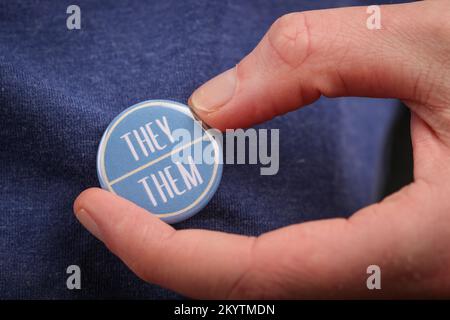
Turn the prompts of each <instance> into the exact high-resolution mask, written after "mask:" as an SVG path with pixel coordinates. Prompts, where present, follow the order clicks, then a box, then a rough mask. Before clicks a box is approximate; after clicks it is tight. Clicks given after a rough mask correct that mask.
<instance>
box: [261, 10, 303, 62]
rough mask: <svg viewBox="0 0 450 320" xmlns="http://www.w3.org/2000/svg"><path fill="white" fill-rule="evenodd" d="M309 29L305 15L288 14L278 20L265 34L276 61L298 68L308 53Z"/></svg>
mask: <svg viewBox="0 0 450 320" xmlns="http://www.w3.org/2000/svg"><path fill="white" fill-rule="evenodd" d="M309 29H310V27H309V24H308V18H307V14H306V13H290V14H286V15H284V16H282V17H280V18H278V19H277V20H276V21H275V23H274V24H273V25H272V26H271V28H270V29H269V31H268V33H267V42H268V45H269V47H270V49H271V53H272V55H274V56H275V58H276V60H278V61H279V62H280V63H281V64H285V65H287V66H288V67H290V68H298V66H300V65H301V64H302V63H303V62H304V61H305V60H306V58H307V57H308V55H309V53H310V46H311V39H310V30H309Z"/></svg>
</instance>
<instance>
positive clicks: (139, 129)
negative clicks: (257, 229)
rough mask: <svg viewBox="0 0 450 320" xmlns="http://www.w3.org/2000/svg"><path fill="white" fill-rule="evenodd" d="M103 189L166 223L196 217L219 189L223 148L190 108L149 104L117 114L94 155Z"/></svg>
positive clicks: (171, 104) (167, 104)
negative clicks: (95, 155)
mask: <svg viewBox="0 0 450 320" xmlns="http://www.w3.org/2000/svg"><path fill="white" fill-rule="evenodd" d="M97 174H98V178H99V181H100V185H101V186H102V188H103V189H106V190H109V191H111V192H113V193H115V194H117V195H120V196H122V197H124V198H126V199H128V200H130V201H132V202H134V203H136V204H137V205H138V206H140V207H142V208H145V209H147V210H148V211H149V212H151V213H153V214H155V215H157V216H158V217H160V218H161V219H162V220H164V221H166V222H168V223H176V222H179V221H182V220H185V219H187V218H189V217H191V216H193V215H194V214H196V213H197V212H199V211H200V210H201V209H202V208H203V207H205V206H206V204H207V203H208V202H209V200H210V199H211V198H212V196H213V195H214V193H215V192H216V190H217V187H218V186H219V183H220V179H221V177H222V146H221V143H219V142H218V141H217V140H216V139H215V138H214V134H213V132H212V131H210V130H205V129H204V128H203V126H202V124H201V122H199V121H197V120H196V119H195V118H194V116H193V114H192V112H191V111H190V109H189V107H187V106H185V105H183V104H180V103H177V102H173V101H168V100H149V101H145V102H142V103H139V104H136V105H134V106H132V107H130V108H128V109H126V110H124V111H123V112H122V113H120V114H119V115H118V116H117V117H116V118H115V119H114V120H113V121H112V122H111V124H110V125H109V126H108V128H107V129H106V131H105V133H104V134H103V137H102V140H101V142H100V145H99V149H98V154H97Z"/></svg>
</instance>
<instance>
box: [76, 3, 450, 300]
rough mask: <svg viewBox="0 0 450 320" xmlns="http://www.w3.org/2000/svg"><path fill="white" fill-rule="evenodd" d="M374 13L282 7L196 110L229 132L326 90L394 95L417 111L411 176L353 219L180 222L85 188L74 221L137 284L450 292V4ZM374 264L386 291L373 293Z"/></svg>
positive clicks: (184, 289)
mask: <svg viewBox="0 0 450 320" xmlns="http://www.w3.org/2000/svg"><path fill="white" fill-rule="evenodd" d="M367 17H368V14H367V13H366V8H365V7H353V8H343V9H333V10H320V11H310V12H303V13H293V14H289V15H286V16H283V17H281V18H280V19H278V20H277V21H276V22H275V23H274V24H273V26H272V27H271V28H270V30H269V31H268V33H267V34H266V35H265V36H264V38H263V39H262V40H261V42H260V43H259V44H258V46H257V47H256V48H255V49H254V50H253V51H252V52H251V53H250V54H249V55H248V56H246V57H245V58H244V59H243V60H242V61H241V62H240V63H239V64H238V65H237V66H236V67H235V68H233V69H231V70H229V71H226V72H225V73H223V74H221V75H219V76H218V77H216V78H214V79H213V80H210V81H209V82H207V83H206V84H205V85H203V86H202V87H200V88H199V89H198V90H197V91H195V92H194V93H193V95H192V97H191V98H190V100H189V101H190V105H191V107H193V108H194V109H195V111H196V113H197V114H199V115H200V117H202V119H203V120H204V121H205V122H207V123H208V124H209V125H211V126H213V127H217V128H220V129H224V128H230V127H244V126H249V125H252V124H255V123H258V122H262V121H265V120H268V119H270V118H272V117H274V116H276V115H279V114H283V113H286V112H289V111H291V110H293V109H295V108H296V107H298V106H299V105H306V104H309V103H311V102H313V101H314V100H316V99H317V98H319V97H320V96H321V95H325V96H328V97H337V96H369V97H392V98H399V99H401V100H403V101H404V102H405V103H406V104H407V105H408V106H409V108H410V109H411V111H412V121H411V131H412V143H413V149H414V182H413V183H412V184H410V185H408V186H406V187H404V188H403V189H402V190H400V191H399V192H397V193H395V194H393V195H391V196H389V197H388V198H386V199H384V200H383V201H382V202H381V203H377V204H374V205H371V206H369V207H367V208H364V209H362V210H360V211H358V212H356V213H355V214H354V215H353V216H352V217H351V218H349V219H332V220H324V221H316V222H308V223H302V224H298V225H292V226H289V227H285V228H282V229H279V230H276V231H272V232H269V233H266V234H263V235H261V236H259V237H257V238H255V237H245V236H240V235H233V234H226V233H221V232H212V231H204V230H181V231H176V230H175V229H174V228H172V227H171V226H169V225H167V224H165V223H163V222H162V221H160V220H159V219H158V218H156V217H154V216H153V215H151V214H149V213H148V212H146V211H145V210H143V209H141V208H139V207H137V206H136V205H134V204H132V203H130V202H128V201H127V200H124V199H122V198H119V197H117V196H115V195H113V194H112V193H109V192H106V191H102V190H100V189H89V190H87V191H84V192H83V193H82V194H81V195H80V196H79V197H78V199H77V200H76V201H75V204H74V210H75V213H76V216H77V218H78V219H79V220H80V221H81V223H82V224H83V225H84V226H86V227H87V228H88V229H89V230H90V231H91V232H92V233H93V234H94V235H95V236H97V237H98V238H99V239H100V240H101V241H103V242H104V243H105V244H106V246H107V247H108V248H109V249H110V250H111V251H112V252H114V253H115V254H116V255H118V256H119V257H120V258H121V259H122V260H123V261H124V262H125V263H126V264H127V265H128V266H129V267H130V268H131V269H132V270H133V271H134V272H135V273H136V274H137V275H138V276H140V277H141V278H142V279H144V280H146V281H149V282H152V283H156V284H159V285H161V286H163V287H166V288H169V289H172V290H175V291H177V292H179V293H181V294H184V295H186V296H190V297H194V298H304V297H305V298H306V297H308V298H310V297H339V298H344V297H366V296H368V297H399V296H400V297H414V296H420V297H431V296H450V250H449V246H450V1H448V0H442V1H439V0H435V1H425V2H419V3H413V4H403V5H390V6H382V7H381V17H382V20H381V22H382V29H381V30H369V29H368V28H366V19H367ZM237 115H239V116H237ZM371 264H377V265H379V266H380V267H381V270H382V279H383V280H382V290H372V291H370V290H367V288H366V279H367V276H368V275H367V274H366V269H367V267H368V266H369V265H371Z"/></svg>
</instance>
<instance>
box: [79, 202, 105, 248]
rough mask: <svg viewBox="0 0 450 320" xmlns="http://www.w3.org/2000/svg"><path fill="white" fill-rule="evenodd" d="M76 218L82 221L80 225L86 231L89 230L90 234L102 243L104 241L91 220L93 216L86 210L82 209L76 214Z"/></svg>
mask: <svg viewBox="0 0 450 320" xmlns="http://www.w3.org/2000/svg"><path fill="white" fill-rule="evenodd" d="M75 216H76V217H77V219H78V221H80V223H81V224H82V225H83V226H84V227H85V228H86V229H88V231H89V232H90V233H92V234H93V235H94V236H95V237H96V238H97V239H99V240H100V241H103V240H102V237H101V234H100V231H99V229H98V226H97V224H96V223H95V221H94V220H93V219H92V218H91V216H90V215H89V213H88V212H87V211H86V210H84V209H80V210H79V211H78V212H76V213H75Z"/></svg>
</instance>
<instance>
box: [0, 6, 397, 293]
mask: <svg viewBox="0 0 450 320" xmlns="http://www.w3.org/2000/svg"><path fill="white" fill-rule="evenodd" d="M72 2H73V1H56V0H55V1H31V0H30V1H16V0H2V1H1V3H0V108H1V111H2V114H1V118H0V142H1V147H0V298H65V299H72V298H151V299H153V298H155V299H156V298H176V297H178V295H176V294H175V293H173V292H170V291H167V290H165V289H161V288H159V287H157V286H154V285H152V284H146V283H144V282H142V281H141V280H139V279H138V278H137V277H136V276H134V275H133V274H132V273H131V272H130V271H129V270H128V269H127V268H126V267H125V266H124V265H123V264H122V263H121V262H120V261H119V259H118V258H116V257H115V256H114V255H113V254H111V253H110V252H109V251H108V250H107V249H106V248H105V247H104V246H103V245H102V244H101V243H100V242H99V241H97V240H96V239H94V237H92V236H91V235H90V234H89V233H88V232H87V231H86V230H85V229H84V228H83V227H82V226H81V225H80V224H79V223H78V222H77V221H76V219H75V217H74V215H73V214H72V203H73V200H74V199H75V197H76V196H77V195H78V194H79V193H80V192H81V191H82V190H83V189H85V188H87V187H91V186H98V185H99V183H98V180H97V175H96V152H97V146H98V143H99V141H100V138H101V135H102V133H103V131H104V130H105V129H106V127H107V126H108V124H109V122H110V121H111V120H112V119H113V118H114V117H115V116H116V115H117V114H118V113H120V112H121V111H122V110H123V109H125V108H126V107H129V106H131V105H133V104H135V103H138V102H140V101H143V100H147V99H172V100H175V101H180V102H185V101H186V100H187V98H188V97H189V95H190V94H191V92H192V91H193V90H194V89H195V88H196V87H197V86H198V85H200V84H201V83H202V82H204V81H205V80H207V79H209V78H210V77H212V76H214V75H215V74H217V73H219V72H221V71H223V70H226V69H227V68H229V67H231V66H233V65H234V64H236V63H237V62H238V61H239V60H240V59H241V58H242V57H243V56H244V55H245V54H247V53H248V52H249V51H250V50H251V49H252V48H253V47H254V46H255V45H256V44H257V42H258V41H259V39H260V38H261V36H262V35H263V34H264V33H265V31H266V30H267V29H268V27H269V26H270V24H271V23H272V22H273V21H274V20H275V19H276V18H277V17H278V16H280V15H282V14H284V13H287V12H291V11H299V10H307V9H313V8H319V7H321V8H325V7H336V6H346V5H355V4H362V5H367V4H369V3H373V1H306V0H284V1H276V0H264V1H262V0H261V1H240V0H230V1H206V0H205V1H178V0H171V1H169V0H164V1H144V0H142V1H137V0H135V1H131V0H130V1H125V0H124V1H81V0H77V1H76V4H78V5H79V6H80V7H81V18H82V29H81V30H78V31H68V30H67V28H66V18H67V14H66V8H67V7H68V6H69V5H70V4H72ZM397 105H398V102H396V101H392V100H374V99H362V98H346V99H320V100H319V101H318V102H316V103H314V106H308V107H306V108H303V109H301V110H298V111H295V112H292V113H290V114H288V115H285V116H282V117H278V118H276V119H274V120H273V121H270V122H268V123H266V124H264V125H261V127H264V128H280V129H281V131H280V138H281V143H280V144H281V145H280V161H281V163H280V171H279V173H278V175H276V176H260V175H259V166H257V165H227V166H225V167H224V172H223V178H222V183H221V185H220V187H219V189H218V192H217V193H216V195H215V196H214V198H213V200H212V201H211V202H210V204H209V205H208V206H207V208H206V209H204V210H203V211H202V212H201V213H199V214H197V215H196V216H195V217H193V218H191V219H189V220H188V221H186V222H183V223H182V224H179V225H178V226H177V227H178V228H189V227H195V228H205V229H213V230H222V231H229V232H235V233H242V234H252V235H257V234H260V233H262V232H265V231H268V230H272V229H274V228H278V227H281V226H285V225H288V224H293V223H298V222H302V221H307V220H315V219H322V218H329V217H337V216H343V217H345V216H349V215H350V214H351V213H352V212H354V211H355V210H357V209H358V208H361V207H363V206H365V205H367V204H369V203H372V202H374V201H376V200H378V199H379V197H380V188H381V186H382V184H383V179H384V177H385V176H386V170H385V167H386V166H385V163H384V157H385V143H386V139H387V136H388V133H389V130H390V127H391V126H392V125H393V122H394V119H395V115H396V112H397V111H398V109H397V108H396V106H397ZM71 264H76V265H79V266H80V267H81V270H82V289H81V290H72V291H70V290H68V289H67V288H66V278H67V274H66V273H65V271H66V268H67V266H69V265H71Z"/></svg>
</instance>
